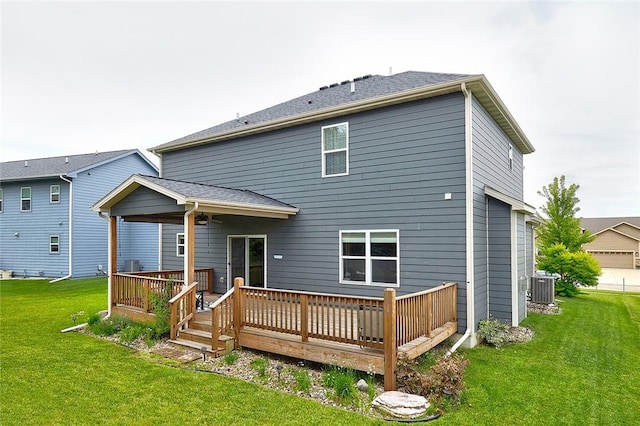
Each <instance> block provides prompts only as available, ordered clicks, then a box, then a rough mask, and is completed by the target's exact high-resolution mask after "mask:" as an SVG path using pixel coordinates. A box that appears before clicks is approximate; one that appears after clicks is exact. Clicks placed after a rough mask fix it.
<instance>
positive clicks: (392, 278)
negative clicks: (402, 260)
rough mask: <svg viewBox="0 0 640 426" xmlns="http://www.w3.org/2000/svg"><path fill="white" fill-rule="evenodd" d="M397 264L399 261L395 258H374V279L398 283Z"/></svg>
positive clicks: (372, 263) (372, 270)
mask: <svg viewBox="0 0 640 426" xmlns="http://www.w3.org/2000/svg"><path fill="white" fill-rule="evenodd" d="M396 266H397V263H396V261H395V260H372V261H371V275H373V277H372V281H373V282H376V283H388V284H396V283H397V282H398V281H397V271H396Z"/></svg>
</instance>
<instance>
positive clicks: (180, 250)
mask: <svg viewBox="0 0 640 426" xmlns="http://www.w3.org/2000/svg"><path fill="white" fill-rule="evenodd" d="M176 256H178V257H184V233H182V232H181V233H179V234H176Z"/></svg>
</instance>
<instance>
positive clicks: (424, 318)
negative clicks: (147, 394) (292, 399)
mask: <svg viewBox="0 0 640 426" xmlns="http://www.w3.org/2000/svg"><path fill="white" fill-rule="evenodd" d="M153 279H155V278H153ZM243 283H244V282H243V280H242V279H241V278H236V280H234V288H233V289H231V290H230V291H229V292H227V293H226V294H224V295H217V294H211V293H207V292H205V293H204V299H205V301H206V302H207V303H205V306H207V307H208V308H209V309H208V310H204V311H198V310H197V309H196V303H195V301H196V295H197V294H198V292H199V290H198V283H197V282H194V283H192V284H191V285H189V286H187V287H186V288H183V289H182V290H181V291H180V292H179V293H177V294H176V295H175V296H174V297H173V298H172V299H171V301H170V305H171V341H172V342H174V343H176V344H181V345H185V346H190V347H193V348H197V349H198V350H201V349H202V348H203V347H205V348H206V349H207V350H208V351H210V352H212V353H214V354H221V353H223V352H224V351H226V350H229V348H230V346H229V344H230V343H231V344H234V345H235V347H236V348H237V347H243V348H250V349H256V350H260V351H265V352H269V353H274V354H279V355H284V356H289V357H292V358H299V359H304V360H309V361H313V362H318V363H322V364H329V365H342V366H346V367H350V368H353V369H357V370H361V371H366V372H374V373H376V374H382V375H384V376H385V389H387V390H393V389H395V366H396V363H397V359H398V357H402V356H406V357H408V358H410V359H413V358H416V357H418V356H419V355H421V354H423V353H425V352H427V351H428V350H430V349H431V348H433V347H434V346H436V345H438V344H439V343H441V342H443V341H444V340H446V339H447V338H448V337H450V336H451V335H453V334H455V333H456V331H457V325H458V324H457V316H456V301H457V285H456V284H455V283H446V284H443V285H441V286H439V287H436V288H433V289H429V290H425V291H422V292H419V293H414V294H410V295H405V296H400V297H396V296H395V290H393V289H386V290H385V291H384V297H381V298H372V297H356V296H343V295H331V294H324V293H309V292H296V291H288V290H277V289H263V288H255V287H245V286H244V285H243ZM128 285H129V284H128ZM135 291H138V290H135ZM129 293H132V291H131V290H129ZM112 312H113V313H123V314H125V315H128V316H130V317H133V318H136V319H141V317H144V316H146V317H147V319H148V316H149V315H152V313H150V312H149V311H148V310H146V311H145V310H144V309H143V308H141V307H138V306H122V304H115V305H113V306H112Z"/></svg>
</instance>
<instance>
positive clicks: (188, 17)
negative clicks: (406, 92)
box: [0, 0, 640, 217]
mask: <svg viewBox="0 0 640 426" xmlns="http://www.w3.org/2000/svg"><path fill="white" fill-rule="evenodd" d="M0 13H1V15H2V16H1V20H2V22H1V24H2V30H1V31H2V34H1V36H2V52H1V55H2V58H1V59H2V63H1V71H2V86H1V90H2V110H1V118H2V133H1V139H0V144H1V145H0V150H1V151H0V158H1V161H11V160H23V159H30V158H40V157H51V156H58V155H70V154H81V153H87V152H94V151H96V150H99V151H109V150H115V149H127V148H138V149H140V150H141V151H143V152H144V153H147V154H148V152H147V149H148V148H151V147H153V146H156V145H159V144H161V143H164V142H168V141H171V140H173V139H176V138H179V137H182V136H185V135H187V134H190V133H193V132H196V131H199V130H202V129H205V128H207V127H211V126H213V125H215V124H219V123H221V122H224V121H228V120H231V119H233V118H235V117H236V114H240V115H244V114H249V113H252V112H255V111H258V110H261V109H263V108H266V107H269V106H272V105H275V104H278V103H280V102H283V101H286V100H289V99H291V98H294V97H297V96H301V95H304V94H306V93H309V92H313V91H315V90H317V89H318V88H319V87H320V86H324V85H327V84H330V83H334V82H340V81H343V80H347V79H352V78H354V77H357V76H361V75H365V74H382V75H387V74H389V72H390V71H392V72H393V73H398V72H403V71H409V70H414V71H432V72H451V73H467V74H484V75H485V76H486V77H487V78H488V80H489V82H490V83H491V84H492V85H493V87H494V88H495V89H496V91H497V92H498V94H499V96H500V97H501V98H502V100H503V101H504V103H505V104H506V105H507V108H508V109H509V110H510V111H511V113H512V115H513V116H514V117H515V119H516V121H517V122H518V123H519V124H520V126H521V128H522V129H523V130H524V132H525V133H526V134H527V136H528V137H529V139H530V140H531V142H532V143H533V145H534V147H535V148H536V152H535V153H533V154H530V155H527V156H526V157H525V167H526V169H525V182H524V183H525V201H527V202H528V203H529V204H531V205H533V206H535V207H537V208H539V207H540V206H541V205H542V204H543V203H544V199H543V198H541V197H539V196H538V195H537V191H538V190H540V189H541V188H542V187H543V186H544V185H547V184H548V183H549V182H551V181H552V179H553V177H554V176H560V175H563V174H564V175H566V179H567V182H568V183H577V184H579V185H580V190H579V191H578V196H579V197H580V199H581V202H580V204H579V206H580V207H581V211H580V212H579V213H578V216H584V217H598V216H640V88H639V86H640V3H639V2H637V1H628V2H627V1H623V2H612V1H609V2H515V1H514V2H481V1H477V2H453V3H452V2H429V1H414V2H398V1H394V2H363V1H361V2H352V3H346V2H282V3H274V2H213V1H209V2H207V1H201V2H188V3H187V2H179V1H173V2H166V1H165V2H149V1H139V2H126V1H104V2H90V1H87V2H53V1H51V2H30V1H29V2H25V1H4V0H3V1H2V4H1V9H0Z"/></svg>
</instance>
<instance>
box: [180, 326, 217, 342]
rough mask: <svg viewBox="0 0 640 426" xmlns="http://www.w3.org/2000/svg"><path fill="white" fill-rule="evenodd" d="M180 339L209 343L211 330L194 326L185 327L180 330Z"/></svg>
mask: <svg viewBox="0 0 640 426" xmlns="http://www.w3.org/2000/svg"><path fill="white" fill-rule="evenodd" d="M180 339H182V340H191V341H192V342H196V343H201V344H203V345H210V344H211V332H210V331H204V330H198V329H195V328H187V329H185V330H180Z"/></svg>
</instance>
